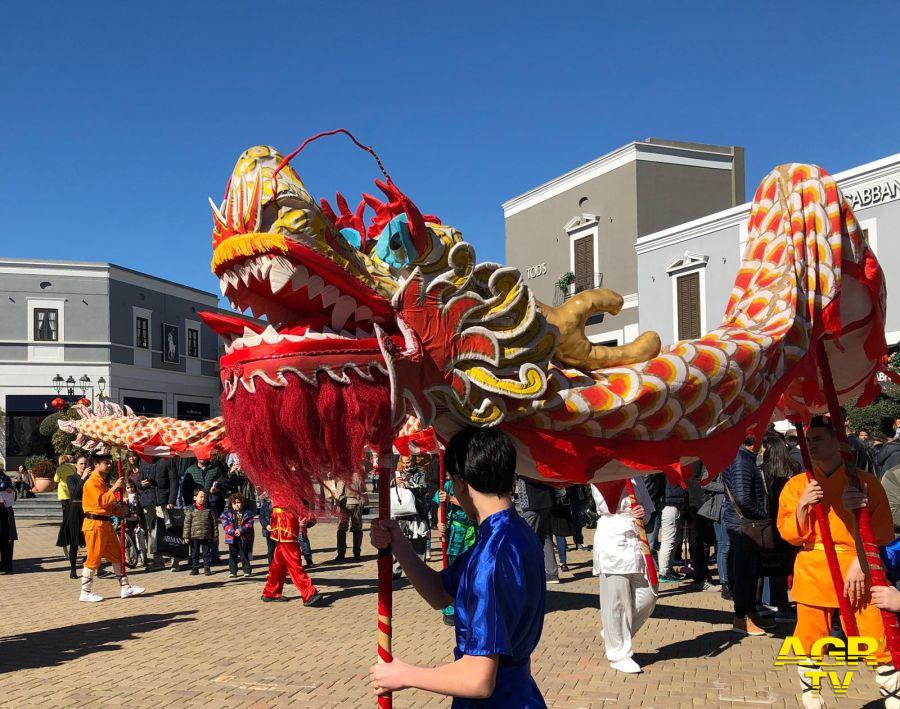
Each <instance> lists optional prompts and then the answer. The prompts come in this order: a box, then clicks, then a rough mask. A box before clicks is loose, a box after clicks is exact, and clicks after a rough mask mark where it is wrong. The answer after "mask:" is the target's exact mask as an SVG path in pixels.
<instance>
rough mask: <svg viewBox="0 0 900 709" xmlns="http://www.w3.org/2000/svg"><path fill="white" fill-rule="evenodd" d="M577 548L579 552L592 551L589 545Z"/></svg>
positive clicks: (579, 545) (580, 545)
mask: <svg viewBox="0 0 900 709" xmlns="http://www.w3.org/2000/svg"><path fill="white" fill-rule="evenodd" d="M575 548H576V549H578V551H590V550H591V547H590V545H589V544H577V545H576V546H575Z"/></svg>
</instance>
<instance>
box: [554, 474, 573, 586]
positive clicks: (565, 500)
mask: <svg viewBox="0 0 900 709" xmlns="http://www.w3.org/2000/svg"><path fill="white" fill-rule="evenodd" d="M572 517H573V512H572V502H571V500H570V499H569V496H568V495H567V494H566V488H559V487H557V488H554V489H553V507H552V508H550V533H551V534H552V535H553V540H554V541H555V542H556V553H557V554H558V555H559V569H560V571H565V572H567V573H568V571H569V565H568V564H567V563H566V562H567V561H568V557H567V555H566V552H567V549H566V547H567V542H566V538H567V537H570V536H572V533H573V531H574V521H573V519H572Z"/></svg>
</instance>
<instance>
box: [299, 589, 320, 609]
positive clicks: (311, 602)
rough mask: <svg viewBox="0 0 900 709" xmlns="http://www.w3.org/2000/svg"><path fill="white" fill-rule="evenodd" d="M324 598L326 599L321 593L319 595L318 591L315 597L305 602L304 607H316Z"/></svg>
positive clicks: (312, 596)
mask: <svg viewBox="0 0 900 709" xmlns="http://www.w3.org/2000/svg"><path fill="white" fill-rule="evenodd" d="M323 598H324V596H323V595H322V594H321V593H319V592H318V591H316V592H315V593H314V594H313V595H311V596H310V597H309V598H307V599H306V600H305V601H303V605H304V606H314V605H316V604H317V603H319V602H320V601H321V600H322V599H323Z"/></svg>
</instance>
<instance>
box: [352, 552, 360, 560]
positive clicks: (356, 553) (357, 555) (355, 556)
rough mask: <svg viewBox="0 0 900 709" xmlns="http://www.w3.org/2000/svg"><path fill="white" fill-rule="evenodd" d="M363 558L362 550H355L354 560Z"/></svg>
mask: <svg viewBox="0 0 900 709" xmlns="http://www.w3.org/2000/svg"><path fill="white" fill-rule="evenodd" d="M360 559H362V552H358V551H357V552H353V561H359V560H360Z"/></svg>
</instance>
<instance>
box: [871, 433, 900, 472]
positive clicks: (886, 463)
mask: <svg viewBox="0 0 900 709" xmlns="http://www.w3.org/2000/svg"><path fill="white" fill-rule="evenodd" d="M875 465H876V467H877V469H878V470H879V471H881V472H882V473H883V472H884V471H887V470H890V469H891V468H896V467H897V466H898V465H900V439H898V438H897V437H896V436H894V438H892V439H891V440H889V441H888V442H887V443H885V444H883V445H882V446H881V448H880V449H879V450H878V453H877V454H876V455H875Z"/></svg>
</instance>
